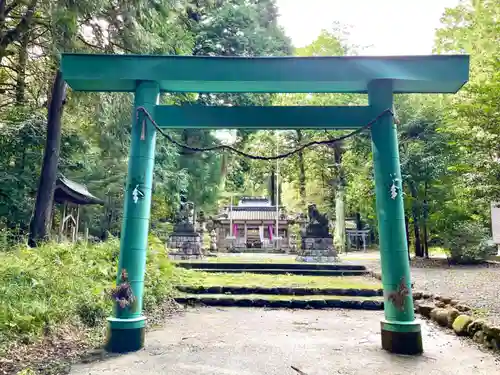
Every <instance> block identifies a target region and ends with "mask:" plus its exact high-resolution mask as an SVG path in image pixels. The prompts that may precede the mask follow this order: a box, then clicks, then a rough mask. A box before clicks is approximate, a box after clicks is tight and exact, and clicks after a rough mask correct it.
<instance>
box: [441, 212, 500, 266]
mask: <svg viewBox="0 0 500 375" xmlns="http://www.w3.org/2000/svg"><path fill="white" fill-rule="evenodd" d="M444 240H445V245H446V248H447V249H448V253H449V256H450V258H451V260H452V261H453V262H456V263H460V264H473V263H479V262H482V261H484V260H485V259H486V258H487V257H488V256H489V255H491V254H492V253H495V245H494V243H493V241H492V240H491V238H490V235H489V231H488V230H487V229H486V228H484V227H483V226H482V225H481V224H479V223H477V222H473V221H464V222H458V223H456V224H455V225H454V226H453V229H452V230H451V231H449V232H448V233H447V234H446V236H445V238H444Z"/></svg>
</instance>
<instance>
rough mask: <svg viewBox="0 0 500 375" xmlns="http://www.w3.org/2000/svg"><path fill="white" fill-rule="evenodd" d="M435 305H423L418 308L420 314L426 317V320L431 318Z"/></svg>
mask: <svg viewBox="0 0 500 375" xmlns="http://www.w3.org/2000/svg"><path fill="white" fill-rule="evenodd" d="M434 308H435V307H434V305H433V304H432V303H422V304H420V305H419V306H418V312H419V313H420V314H421V315H422V316H425V317H426V318H430V317H431V311H432V310H433V309H434Z"/></svg>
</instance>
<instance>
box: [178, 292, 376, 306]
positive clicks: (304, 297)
mask: <svg viewBox="0 0 500 375" xmlns="http://www.w3.org/2000/svg"><path fill="white" fill-rule="evenodd" d="M177 291H178V292H179V293H178V296H176V297H175V300H176V301H177V302H178V303H181V304H186V305H190V306H196V305H204V306H226V307H230V306H233V307H260V308H262V307H264V308H291V309H328V308H342V309H358V310H359V309H362V310H382V309H383V308H384V302H383V297H382V296H383V291H382V289H317V288H262V287H254V288H248V287H224V286H213V287H191V286H178V287H177Z"/></svg>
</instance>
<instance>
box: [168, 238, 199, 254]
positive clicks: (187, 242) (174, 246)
mask: <svg viewBox="0 0 500 375" xmlns="http://www.w3.org/2000/svg"><path fill="white" fill-rule="evenodd" d="M167 247H168V248H169V249H170V251H169V253H168V256H169V258H171V259H198V258H202V257H203V251H202V240H201V236H200V235H199V234H197V233H193V234H183V233H179V234H177V233H175V232H174V233H173V234H172V235H171V236H170V237H169V239H168V244H167Z"/></svg>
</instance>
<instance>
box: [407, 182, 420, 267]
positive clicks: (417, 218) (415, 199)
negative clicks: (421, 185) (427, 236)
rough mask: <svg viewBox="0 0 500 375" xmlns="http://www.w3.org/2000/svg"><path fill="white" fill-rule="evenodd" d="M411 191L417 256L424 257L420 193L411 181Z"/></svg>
mask: <svg viewBox="0 0 500 375" xmlns="http://www.w3.org/2000/svg"><path fill="white" fill-rule="evenodd" d="M409 186H410V192H411V196H412V198H413V199H412V203H411V206H412V207H411V213H412V219H413V235H414V236H415V256H416V257H420V258H422V257H423V256H424V251H423V248H422V242H421V241H420V222H419V221H420V212H419V209H418V195H417V188H416V187H415V185H414V183H410V184H409Z"/></svg>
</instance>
